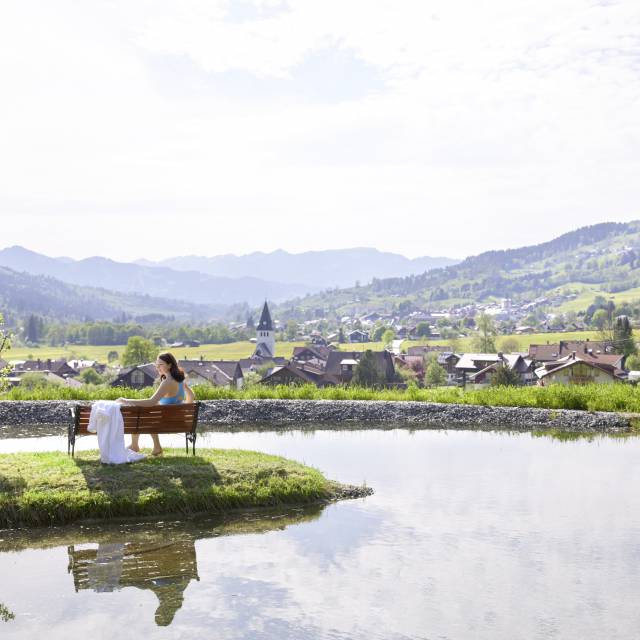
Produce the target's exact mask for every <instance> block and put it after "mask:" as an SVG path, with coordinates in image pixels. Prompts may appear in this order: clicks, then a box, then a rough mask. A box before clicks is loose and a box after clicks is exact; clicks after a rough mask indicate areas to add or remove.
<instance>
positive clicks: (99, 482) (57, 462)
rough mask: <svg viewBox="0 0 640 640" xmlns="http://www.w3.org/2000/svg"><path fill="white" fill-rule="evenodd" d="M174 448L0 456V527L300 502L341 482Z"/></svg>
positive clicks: (255, 460) (323, 496) (282, 463)
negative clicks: (154, 452)
mask: <svg viewBox="0 0 640 640" xmlns="http://www.w3.org/2000/svg"><path fill="white" fill-rule="evenodd" d="M178 451H179V450H165V455H164V456H162V457H160V458H147V459H145V460H143V461H141V462H137V463H135V464H124V465H115V466H114V465H103V464H101V462H100V459H99V454H98V452H97V451H96V450H94V451H86V452H79V453H77V454H76V457H75V458H71V457H69V456H67V455H66V454H65V453H58V452H51V453H14V454H4V455H0V528H3V527H25V526H26V527H33V526H48V525H58V524H66V523H70V522H74V521H78V520H85V519H112V518H127V517H148V516H159V515H165V514H176V515H180V516H185V515H191V514H196V513H225V512H228V511H231V510H236V509H243V508H256V507H273V506H277V505H287V504H289V505H290V504H308V503H313V502H318V501H320V500H331V499H335V498H336V497H337V496H339V495H340V492H341V489H342V485H339V484H338V483H335V482H332V481H329V480H327V479H326V478H325V477H324V476H323V475H322V474H321V473H320V472H319V471H317V470H316V469H312V468H310V467H306V466H304V465H302V464H299V463H297V462H293V461H291V460H286V459H285V458H281V457H277V456H271V455H266V454H262V453H256V452H252V451H237V450H229V451H226V450H219V449H201V450H200V451H199V452H198V455H196V456H188V455H185V454H184V453H182V452H180V453H179V452H178ZM180 451H181V450H180Z"/></svg>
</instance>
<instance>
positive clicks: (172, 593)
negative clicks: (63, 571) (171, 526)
mask: <svg viewBox="0 0 640 640" xmlns="http://www.w3.org/2000/svg"><path fill="white" fill-rule="evenodd" d="M67 553H68V554H69V566H68V571H69V573H71V574H73V584H74V586H75V589H76V592H78V591H80V590H82V589H89V590H91V591H96V592H98V593H104V592H110V591H115V590H117V589H122V588H124V587H135V588H137V589H149V590H150V591H153V593H154V594H155V595H156V597H157V598H158V608H157V609H156V612H155V621H156V624H157V625H158V626H160V627H166V626H168V625H170V624H171V622H172V621H173V617H174V616H175V614H176V611H178V609H180V607H181V606H182V602H183V600H184V591H185V589H186V588H187V587H188V586H189V583H190V582H191V580H200V578H199V576H198V563H197V561H196V548H195V545H194V541H193V540H189V539H187V540H179V541H174V542H138V543H136V542H128V543H121V542H120V543H117V542H116V543H101V544H98V548H97V549H84V548H81V549H77V548H76V546H75V545H70V546H69V547H68V548H67Z"/></svg>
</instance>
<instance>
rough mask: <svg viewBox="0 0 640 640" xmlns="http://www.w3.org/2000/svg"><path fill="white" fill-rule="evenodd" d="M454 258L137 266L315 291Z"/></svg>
mask: <svg viewBox="0 0 640 640" xmlns="http://www.w3.org/2000/svg"><path fill="white" fill-rule="evenodd" d="M457 262H458V260H454V259H453V258H431V257H428V256H425V257H422V258H414V259H410V258H406V257H405V256H402V255H399V254H396V253H388V252H383V251H378V250H377V249H370V248H353V249H332V250H327V251H306V252H303V253H288V252H287V251H282V250H278V251H273V252H271V253H262V252H256V253H249V254H247V255H243V256H235V255H230V254H227V255H220V256H213V257H209V258H207V257H203V256H183V257H176V258H168V259H166V260H162V261H160V262H150V261H147V260H139V261H137V263H138V264H143V265H145V266H155V267H170V268H171V269H175V270H178V271H199V272H201V273H206V274H209V275H211V276H217V277H220V276H227V277H230V278H244V277H247V276H250V275H255V274H260V277H262V278H265V279H267V280H273V281H275V282H283V283H284V282H292V281H294V282H302V283H304V284H305V285H307V286H309V287H313V289H314V290H319V289H326V288H332V287H349V286H353V285H354V284H355V283H356V281H359V282H360V283H361V284H367V283H369V282H371V280H372V279H373V278H388V277H392V276H408V275H411V274H419V273H424V272H425V271H428V270H430V269H435V268H438V267H445V266H448V265H451V264H456V263H457Z"/></svg>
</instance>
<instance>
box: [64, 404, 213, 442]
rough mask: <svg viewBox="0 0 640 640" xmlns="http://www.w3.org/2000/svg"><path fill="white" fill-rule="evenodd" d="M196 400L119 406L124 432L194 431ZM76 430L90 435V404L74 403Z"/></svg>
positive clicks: (198, 405)
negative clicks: (180, 402)
mask: <svg viewBox="0 0 640 640" xmlns="http://www.w3.org/2000/svg"><path fill="white" fill-rule="evenodd" d="M199 407H200V403H199V402H193V403H184V404H165V405H161V404H158V405H155V406H153V407H140V406H138V407H137V406H133V405H130V406H127V405H122V407H120V412H121V413H122V417H123V419H124V432H125V433H195V431H196V427H197V425H198V409H199ZM72 413H73V417H74V421H75V433H76V434H80V435H85V434H91V435H92V433H91V432H90V431H87V427H88V426H89V416H90V415H91V406H90V405H76V406H75V407H74V408H73V409H72Z"/></svg>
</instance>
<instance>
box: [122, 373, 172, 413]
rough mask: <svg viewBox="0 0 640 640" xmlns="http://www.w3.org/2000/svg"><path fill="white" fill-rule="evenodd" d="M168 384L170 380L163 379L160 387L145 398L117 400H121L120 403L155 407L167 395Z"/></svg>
mask: <svg viewBox="0 0 640 640" xmlns="http://www.w3.org/2000/svg"><path fill="white" fill-rule="evenodd" d="M168 384H169V381H168V380H166V379H165V380H163V381H162V382H161V383H160V385H159V386H158V388H157V389H156V392H155V393H154V394H153V395H152V396H151V397H150V398H145V399H144V400H133V399H131V398H118V399H117V400H116V402H119V403H120V404H135V405H138V406H139V407H153V406H154V405H156V404H158V402H160V400H161V399H162V398H164V396H166V395H167V385H168Z"/></svg>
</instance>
